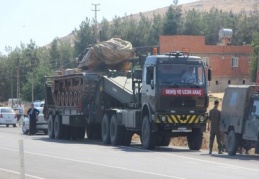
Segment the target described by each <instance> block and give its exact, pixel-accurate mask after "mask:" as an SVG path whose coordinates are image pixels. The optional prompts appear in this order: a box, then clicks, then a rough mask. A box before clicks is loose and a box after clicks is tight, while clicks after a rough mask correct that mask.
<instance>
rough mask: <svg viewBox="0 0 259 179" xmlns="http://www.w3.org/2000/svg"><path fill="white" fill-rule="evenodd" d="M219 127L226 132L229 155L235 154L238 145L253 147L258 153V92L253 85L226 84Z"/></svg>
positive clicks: (246, 147)
mask: <svg viewBox="0 0 259 179" xmlns="http://www.w3.org/2000/svg"><path fill="white" fill-rule="evenodd" d="M220 128H221V130H222V131H223V132H225V133H226V134H227V140H226V146H227V152H228V154H229V155H235V154H236V153H237V150H238V147H243V148H245V149H246V150H249V149H251V148H255V149H256V150H255V152H256V153H257V154H258V153H259V93H257V92H256V87H255V86H245V85H242V86H235V85H230V86H228V88H227V89H226V90H225V94H224V98H223V102H222V114H221V121H220Z"/></svg>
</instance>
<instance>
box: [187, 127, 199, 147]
mask: <svg viewBox="0 0 259 179" xmlns="http://www.w3.org/2000/svg"><path fill="white" fill-rule="evenodd" d="M202 139H203V133H202V131H201V129H200V128H194V129H192V132H191V133H189V134H188V135H187V142H188V146H189V149H190V150H200V149H201V145H202Z"/></svg>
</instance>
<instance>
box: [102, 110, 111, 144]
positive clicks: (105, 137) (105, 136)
mask: <svg viewBox="0 0 259 179" xmlns="http://www.w3.org/2000/svg"><path fill="white" fill-rule="evenodd" d="M102 141H103V143H104V144H110V143H111V140H110V120H109V117H108V115H107V114H105V115H104V116H103V119H102Z"/></svg>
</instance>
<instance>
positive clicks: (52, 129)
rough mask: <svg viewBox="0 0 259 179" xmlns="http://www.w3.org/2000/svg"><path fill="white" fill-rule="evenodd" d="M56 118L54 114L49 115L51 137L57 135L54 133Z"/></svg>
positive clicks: (49, 133)
mask: <svg viewBox="0 0 259 179" xmlns="http://www.w3.org/2000/svg"><path fill="white" fill-rule="evenodd" d="M54 119H55V116H53V115H50V116H49V119H48V135H49V138H51V139H52V138H54V137H55V135H54Z"/></svg>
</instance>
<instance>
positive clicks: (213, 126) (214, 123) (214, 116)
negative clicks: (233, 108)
mask: <svg viewBox="0 0 259 179" xmlns="http://www.w3.org/2000/svg"><path fill="white" fill-rule="evenodd" d="M218 106H219V101H218V100H215V101H214V108H213V109H211V110H210V112H209V125H208V131H210V145H209V148H210V151H209V154H211V153H212V148H213V143H214V139H215V136H216V137H217V143H218V153H219V154H222V144H221V133H220V130H219V122H220V111H219V110H218Z"/></svg>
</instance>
